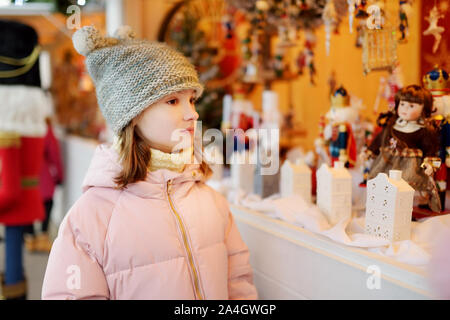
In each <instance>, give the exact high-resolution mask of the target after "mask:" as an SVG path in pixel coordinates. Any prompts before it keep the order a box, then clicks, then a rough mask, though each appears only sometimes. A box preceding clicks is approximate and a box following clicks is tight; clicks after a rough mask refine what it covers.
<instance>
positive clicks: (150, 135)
mask: <svg viewBox="0 0 450 320" xmlns="http://www.w3.org/2000/svg"><path fill="white" fill-rule="evenodd" d="M133 38H134V34H133V32H132V31H131V30H130V29H129V28H127V27H125V28H121V29H119V30H118V31H117V32H116V34H115V37H111V38H103V37H102V36H100V34H99V32H98V31H97V30H96V29H95V28H94V27H84V28H82V29H80V30H78V31H77V32H76V33H75V34H74V36H73V41H74V46H75V49H76V50H77V51H78V52H79V53H81V54H83V55H85V56H86V64H87V68H88V71H89V73H90V75H91V77H92V78H93V80H94V82H95V85H96V91H97V99H98V102H99V106H100V108H101V110H102V113H103V115H104V116H105V119H106V120H107V122H108V124H109V125H110V127H111V128H112V130H113V131H114V132H115V133H116V135H117V136H118V143H116V144H114V145H113V146H110V147H108V146H105V145H101V146H99V147H98V148H97V150H96V152H95V155H94V158H93V160H92V163H91V166H90V168H89V170H88V173H87V175H86V177H85V180H84V186H83V190H84V193H83V195H82V196H81V198H80V199H79V200H78V201H77V202H76V203H75V204H74V206H73V207H72V208H71V210H70V211H69V213H68V214H67V215H66V217H65V218H64V220H63V222H62V224H61V227H60V229H59V233H58V237H57V238H56V240H55V242H54V244H53V248H52V251H51V253H50V257H49V261H48V265H47V270H46V274H45V278H44V284H43V288H42V298H43V299H256V298H257V292H256V289H255V287H254V285H253V280H252V269H251V267H250V265H249V252H248V249H247V247H246V245H245V244H244V242H243V241H242V239H241V236H240V234H239V231H238V229H237V227H236V224H235V222H234V220H233V216H232V215H231V213H230V211H229V208H228V204H227V202H226V200H225V198H224V197H222V196H221V195H220V194H218V193H217V192H215V191H214V190H213V189H211V188H210V187H208V186H206V184H205V183H204V181H205V179H206V178H207V177H208V176H209V173H210V172H209V169H208V166H207V165H206V164H205V163H203V162H202V163H201V164H195V163H191V162H188V163H186V162H185V161H182V160H184V159H189V160H192V158H193V156H192V154H193V146H192V140H193V139H192V138H193V131H194V130H193V129H194V124H195V121H196V120H197V118H198V114H197V112H196V111H195V106H194V102H195V99H197V98H198V97H199V96H200V95H201V93H202V91H203V87H202V86H201V84H200V83H199V81H198V76H197V73H196V71H195V69H194V67H193V66H192V65H191V64H190V63H189V61H188V60H187V59H186V58H185V57H184V56H182V55H181V54H180V53H178V52H177V51H175V50H174V49H171V48H170V47H168V46H167V45H165V44H163V43H156V42H149V41H139V40H134V39H133ZM173 136H178V137H181V138H182V139H181V140H182V141H184V143H179V142H178V141H174V139H173ZM186 141H187V142H186Z"/></svg>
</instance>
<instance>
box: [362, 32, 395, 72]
mask: <svg viewBox="0 0 450 320" xmlns="http://www.w3.org/2000/svg"><path fill="white" fill-rule="evenodd" d="M362 60H363V71H364V74H368V73H369V72H371V71H376V70H387V71H392V70H393V69H394V68H395V66H396V64H397V39H395V30H394V28H392V27H390V26H384V27H383V28H382V29H369V28H366V29H365V30H364V38H363V53H362Z"/></svg>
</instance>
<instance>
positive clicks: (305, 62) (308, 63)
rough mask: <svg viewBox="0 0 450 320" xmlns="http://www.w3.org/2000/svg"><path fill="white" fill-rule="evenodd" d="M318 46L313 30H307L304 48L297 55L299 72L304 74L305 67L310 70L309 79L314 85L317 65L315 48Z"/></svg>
mask: <svg viewBox="0 0 450 320" xmlns="http://www.w3.org/2000/svg"><path fill="white" fill-rule="evenodd" d="M315 46H316V36H315V35H314V32H313V31H312V30H305V43H304V47H303V50H302V51H300V53H299V55H298V57H297V67H298V73H299V74H300V75H302V74H303V72H304V68H305V67H307V68H308V70H309V80H310V82H311V84H312V85H315V80H314V76H315V74H316V67H315V65H314V51H313V50H314V48H315Z"/></svg>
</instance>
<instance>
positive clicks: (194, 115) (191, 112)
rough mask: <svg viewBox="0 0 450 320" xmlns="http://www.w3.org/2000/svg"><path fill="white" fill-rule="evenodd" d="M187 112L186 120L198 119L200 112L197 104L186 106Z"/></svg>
mask: <svg viewBox="0 0 450 320" xmlns="http://www.w3.org/2000/svg"><path fill="white" fill-rule="evenodd" d="M186 109H187V110H186V113H185V115H184V120H186V121H190V120H197V119H198V117H199V115H198V112H197V111H196V110H195V106H194V105H189V106H188V107H187V108H186Z"/></svg>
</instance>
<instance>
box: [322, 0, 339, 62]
mask: <svg viewBox="0 0 450 320" xmlns="http://www.w3.org/2000/svg"><path fill="white" fill-rule="evenodd" d="M322 19H323V23H324V25H325V50H326V53H327V56H328V55H330V41H331V29H332V28H334V27H335V25H336V23H337V13H336V8H335V7H334V1H333V0H328V2H327V4H326V5H325V8H324V9H323V13H322Z"/></svg>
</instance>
